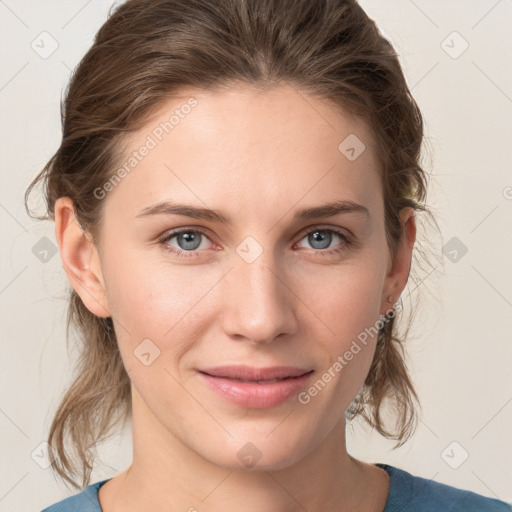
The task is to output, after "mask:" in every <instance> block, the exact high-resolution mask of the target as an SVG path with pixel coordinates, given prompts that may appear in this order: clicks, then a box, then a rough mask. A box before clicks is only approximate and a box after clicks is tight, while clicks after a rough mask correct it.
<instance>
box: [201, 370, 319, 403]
mask: <svg viewBox="0 0 512 512" xmlns="http://www.w3.org/2000/svg"><path fill="white" fill-rule="evenodd" d="M198 373H199V375H200V376H201V378H202V379H203V380H204V381H205V382H206V383H207V384H208V385H209V386H210V389H212V390H213V391H216V392H217V393H219V394H220V395H221V396H223V397H224V398H225V399H227V400H229V401H230V402H233V403H235V404H237V405H241V406H243V407H247V408H249V409H266V408H268V407H274V406H276V405H279V404H281V403H283V402H284V401H286V400H288V399H289V398H290V397H291V396H293V395H295V394H297V393H299V392H300V390H301V389H302V388H303V387H304V386H305V384H306V383H307V381H308V380H309V379H310V377H311V375H312V374H313V372H312V371H311V372H309V373H306V374H304V375H301V376H300V377H291V378H289V379H285V380H281V381H277V382H270V383H268V384H256V383H252V382H242V381H238V380H233V379H228V378H225V377H213V376H211V375H208V374H206V373H201V372H198Z"/></svg>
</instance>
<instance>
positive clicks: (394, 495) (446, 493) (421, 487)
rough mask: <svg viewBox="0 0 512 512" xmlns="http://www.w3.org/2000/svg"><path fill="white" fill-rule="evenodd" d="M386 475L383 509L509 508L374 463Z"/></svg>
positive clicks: (511, 508) (450, 511)
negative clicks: (386, 489)
mask: <svg viewBox="0 0 512 512" xmlns="http://www.w3.org/2000/svg"><path fill="white" fill-rule="evenodd" d="M377 465H378V466H379V467H381V468H383V469H385V470H386V471H387V472H388V473H389V475H390V489H389V496H388V501H387V503H386V508H385V509H384V512H407V511H411V512H412V511H414V512H430V511H432V510H436V511H439V512H441V511H443V512H512V504H510V503H506V502H504V501H501V500H498V499H494V498H488V497H486V496H483V495H481V494H477V493H474V492H471V491H467V490H464V489H459V488H457V487H452V486H450V485H446V484H442V483H439V482H435V481H434V480H428V479H426V478H422V477H419V476H414V475H412V474H411V473H408V472H407V471H405V470H403V469H399V468H396V467H394V466H389V465H387V464H377Z"/></svg>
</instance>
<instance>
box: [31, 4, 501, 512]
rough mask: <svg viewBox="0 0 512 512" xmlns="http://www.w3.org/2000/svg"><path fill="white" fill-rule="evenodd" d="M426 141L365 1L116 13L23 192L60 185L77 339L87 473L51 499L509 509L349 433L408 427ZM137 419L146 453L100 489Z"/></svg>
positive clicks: (72, 400) (62, 415) (78, 414)
mask: <svg viewBox="0 0 512 512" xmlns="http://www.w3.org/2000/svg"><path fill="white" fill-rule="evenodd" d="M422 139H423V126H422V117H421V113H420V111H419V109H418V107H417V105H416V103H415V101H414V100H413V98H412V97H411V95H410V93H409V90H408V88H407V85H406V82H405V79H404V77H403V73H402V70H401V68H400V65H399V62H398V59H397V56H396V54H395V52H394V50H393V49H392V47H391V45H390V44H389V43H388V41H386V40H385V39H384V38H383V37H382V35H381V34H380V33H379V31H378V30H377V28H376V26H375V24H374V23H373V22H372V21H371V20H370V19H369V18H368V17H367V16H366V14H365V13H364V11H363V10H362V9H361V8H360V6H359V5H358V4H357V3H356V2H355V1H353V0H350V1H347V0H321V1H317V2H311V1H310V0H255V1H251V2H248V1H244V0H218V1H212V0H200V1H196V2H189V1H188V0H128V1H127V2H125V3H124V4H122V5H120V6H119V7H118V8H117V10H116V11H115V12H114V13H113V15H112V16H111V17H110V18H109V19H108V21H107V22H106V23H105V24H104V25H103V26H102V27H101V29H100V31H99V32H98V34H97V37H96V40H95V42H94V44H93V46H92V48H91V49H90V50H89V52H88V53H87V54H86V55H85V57H84V58H83V59H82V61H81V63H80V65H79V66H78V68H77V70H76V72H75V74H74V76H73V79H72V81H71V83H70V86H69V89H68V91H67V96H66V100H65V104H64V111H63V139H62V143H61V146H60V148H59V150H58V151H57V153H56V154H55V155H54V156H53V157H52V159H51V160H50V161H49V162H48V164H47V166H46V167H45V169H44V170H43V171H42V173H41V174H40V175H39V176H38V177H37V178H36V179H35V180H34V182H33V183H32V184H31V186H30V188H29V190H28V191H27V197H28V194H29V193H30V190H31V189H32V187H33V186H34V185H35V184H36V183H38V182H39V181H42V182H43V183H44V185H45V190H46V200H47V207H48V214H49V217H50V218H52V219H53V220H55V230H56V231H55V232H56V238H57V241H58V245H59V250H60V254H61V259H62V263H63V267H64V269H65V271H66V274H67V276H68V278H69V280H70V283H71V285H72V287H73V289H72V292H71V296H70V309H69V318H68V321H69V325H70V327H74V328H76V329H77V330H78V332H79V334H80V335H81V339H82V342H83V347H82V352H81V356H80V361H79V371H78V374H77V377H76V380H75V381H74V382H73V384H72V386H71V387H70V389H69V390H68V392H67V394H66V395H65V397H64V398H63V401H62V403H61V404H60V407H59V409H58V410H57V413H56V415H55V418H54V421H53V423H52V426H51V429H50V434H49V438H48V442H49V444H50V446H52V447H53V448H52V455H53V456H54V457H55V459H54V461H53V464H52V467H53V469H54V470H55V471H56V473H57V474H58V475H60V476H61V477H62V478H63V479H64V480H65V481H67V482H68V483H70V484H72V485H74V486H75V488H78V489H80V488H82V489H83V488H84V487H85V489H83V490H82V491H81V492H80V493H78V494H75V495H74V496H72V497H70V498H68V499H66V500H64V501H62V502H59V503H57V504H55V505H53V506H50V507H49V508H46V509H45V511H49V512H58V511H68V510H69V511H71V510H84V511H93V510H94V511H99V510H103V511H104V512H117V511H123V512H131V511H141V510H154V511H159V510H166V511H178V510H189V511H194V510H211V511H220V510H222V511H226V510H227V511H229V510H240V509H243V510H246V511H253V510H254V511H256V510H258V511H260V510H265V511H276V512H277V511H295V510H297V511H299V510H308V511H317V510H326V511H337V512H342V511H349V510H350V511H354V510H357V511H368V512H382V511H385V512H395V511H403V510H411V511H415V512H418V511H427V510H451V511H459V510H460V511H462V510H464V511H468V510H475V511H476V510H489V511H491V510H496V511H501V510H511V507H510V505H508V504H506V503H505V502H503V501H499V500H495V499H491V498H486V497H484V496H480V495H478V494H475V493H471V492H468V491H464V490H461V489H456V488H454V487H450V486H447V485H443V484H440V483H437V482H433V481H427V480H425V479H423V478H420V477H416V476H413V475H411V474H410V473H408V472H406V471H404V470H401V469H399V468H396V467H393V466H390V465H386V464H381V463H375V464H369V463H365V462H362V461H359V460H357V459H355V458H353V457H352V456H350V455H349V454H348V452H347V448H346V442H345V427H346V421H347V420H350V419H351V418H354V417H356V416H358V415H360V416H362V417H363V418H364V419H366V421H367V422H368V423H369V424H370V425H372V426H373V427H375V428H376V429H377V430H378V432H380V433H381V434H382V435H384V436H385V437H388V438H391V439H395V440H396V441H397V444H398V445H400V444H402V443H404V442H405V441H406V440H407V439H408V438H409V437H410V436H411V434H412V433H413V431H414V426H415V422H416V413H415V402H416V400H417V397H416V393H415V391H414V388H413V385H412V383H411V381H410V379H409V376H408V374H407V370H406V366H405V362H404V354H403V343H404V341H405V336H404V335H402V336H399V335H398V334H397V332H396V326H395V323H394V320H395V315H396V314H397V313H398V312H399V309H400V307H401V303H400V302H399V297H400V295H401V293H402V291H403V290H404V288H405V285H406V283H407V280H408V277H409V271H410V266H411V261H412V254H413V249H414V244H415V240H416V212H417V211H418V212H420V213H425V214H429V210H428V209H427V207H426V206H425V205H424V204H423V202H424V200H425V197H426V176H425V173H424V171H423V170H422V168H421V166H420V149H421V143H422ZM385 409H389V410H391V411H392V412H393V414H394V418H395V420H396V421H394V422H393V421H392V422H391V424H388V423H389V422H386V421H385V420H384V414H383V413H384V410H385ZM129 416H131V419H132V425H133V462H132V464H131V465H130V467H129V468H127V469H126V470H125V471H123V472H122V473H121V474H119V475H117V476H115V477H113V478H111V479H108V480H103V481H101V482H96V483H93V484H90V481H89V478H90V472H91V469H92V463H93V453H94V447H95V445H96V444H97V443H98V442H99V441H100V440H102V439H104V438H105V437H106V436H107V434H108V433H109V432H110V431H111V430H112V428H113V427H114V426H115V425H116V424H118V423H119V422H120V421H124V420H126V418H127V417H129ZM66 441H67V443H66Z"/></svg>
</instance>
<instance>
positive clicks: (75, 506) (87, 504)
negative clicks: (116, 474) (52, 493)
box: [41, 480, 108, 512]
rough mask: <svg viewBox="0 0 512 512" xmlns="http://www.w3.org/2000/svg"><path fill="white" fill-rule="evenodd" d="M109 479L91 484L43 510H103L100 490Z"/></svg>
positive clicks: (63, 511)
mask: <svg viewBox="0 0 512 512" xmlns="http://www.w3.org/2000/svg"><path fill="white" fill-rule="evenodd" d="M107 481H108V480H102V481H100V482H96V483H94V484H91V485H89V486H88V487H86V488H85V489H84V490H83V491H82V492H79V493H78V494H75V495H74V496H70V497H69V498H65V499H63V500H62V501H59V502H58V503H54V504H53V505H50V506H49V507H47V508H45V509H44V510H42V511H41V512H102V510H101V507H100V502H99V500H98V490H99V488H100V487H101V486H102V485H103V484H104V483H105V482H107Z"/></svg>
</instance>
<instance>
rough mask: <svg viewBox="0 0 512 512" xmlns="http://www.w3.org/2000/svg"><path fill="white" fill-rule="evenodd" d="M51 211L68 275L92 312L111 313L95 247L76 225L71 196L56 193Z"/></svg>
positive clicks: (77, 224) (101, 315)
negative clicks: (56, 196)
mask: <svg viewBox="0 0 512 512" xmlns="http://www.w3.org/2000/svg"><path fill="white" fill-rule="evenodd" d="M54 212H55V237H56V239H57V243H58V246H59V251H60V257H61V260H62V266H63V268H64V270H65V272H66V274H67V276H68V279H69V280H70V282H71V284H72V286H73V288H74V289H75V291H76V293H78V295H79V296H80V298H81V299H82V302H83V303H84V304H85V306H86V307H87V309H88V310H89V311H90V312H91V313H93V314H94V315H96V316H99V317H109V316H111V313H110V308H109V306H108V302H107V299H106V293H105V292H106V287H105V282H104V280H103V275H102V272H101V265H100V259H99V255H98V251H97V249H96V246H95V245H94V244H93V242H92V239H91V237H90V234H89V233H86V232H84V231H83V230H82V228H81V226H80V225H79V223H78V221H77V219H76V216H75V208H74V204H73V201H72V199H70V198H69V197H59V198H58V199H57V201H56V202H55V208H54Z"/></svg>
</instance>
